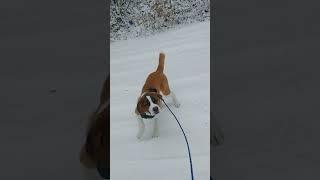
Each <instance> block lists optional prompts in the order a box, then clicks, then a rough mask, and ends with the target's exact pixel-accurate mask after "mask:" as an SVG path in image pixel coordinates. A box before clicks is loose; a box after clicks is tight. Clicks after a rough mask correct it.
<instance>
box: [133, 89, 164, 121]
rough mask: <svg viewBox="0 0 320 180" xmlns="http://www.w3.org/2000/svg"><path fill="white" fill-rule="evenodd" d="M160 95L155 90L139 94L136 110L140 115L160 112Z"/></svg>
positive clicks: (153, 114)
mask: <svg viewBox="0 0 320 180" xmlns="http://www.w3.org/2000/svg"><path fill="white" fill-rule="evenodd" d="M161 98H162V96H161V95H160V94H159V93H157V92H146V93H144V94H142V95H141V96H140V98H139V99H138V103H137V111H138V113H139V114H140V115H142V116H143V115H147V116H155V115H156V114H158V113H159V112H160V103H161Z"/></svg>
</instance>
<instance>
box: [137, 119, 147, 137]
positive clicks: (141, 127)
mask: <svg viewBox="0 0 320 180" xmlns="http://www.w3.org/2000/svg"><path fill="white" fill-rule="evenodd" d="M137 120H138V127H139V130H138V133H137V138H138V139H140V138H141V137H142V135H143V133H144V129H145V125H144V122H143V119H142V118H141V117H137Z"/></svg>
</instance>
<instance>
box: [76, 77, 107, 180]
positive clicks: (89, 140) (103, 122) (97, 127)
mask: <svg viewBox="0 0 320 180" xmlns="http://www.w3.org/2000/svg"><path fill="white" fill-rule="evenodd" d="M109 82H110V78H109V77H108V78H107V79H106V80H105V82H104V84H103V87H102V91H101V93H100V103H99V105H98V107H97V109H96V111H95V112H94V113H92V115H91V117H90V118H89V123H88V128H87V134H86V139H85V143H84V145H83V146H82V148H81V151H80V162H81V164H82V165H83V166H84V167H85V168H86V169H87V170H90V169H91V170H93V171H96V168H97V164H98V163H99V162H105V164H106V166H109V160H110V157H109V143H110V138H109V133H107V130H109V126H110V124H109V117H110V104H109V92H110V90H109ZM107 86H108V87H107ZM107 121H108V122H107ZM108 132H109V131H108ZM107 146H108V147H107ZM89 179H90V177H89ZM91 179H92V177H91Z"/></svg>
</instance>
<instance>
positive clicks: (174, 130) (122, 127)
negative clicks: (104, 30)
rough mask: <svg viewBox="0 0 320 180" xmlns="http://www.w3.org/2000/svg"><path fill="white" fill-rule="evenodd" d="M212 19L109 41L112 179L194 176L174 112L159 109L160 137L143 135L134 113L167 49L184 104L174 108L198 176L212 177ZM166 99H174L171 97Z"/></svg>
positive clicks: (157, 179) (169, 67) (173, 85)
mask: <svg viewBox="0 0 320 180" xmlns="http://www.w3.org/2000/svg"><path fill="white" fill-rule="evenodd" d="M209 39H210V24H209V22H201V23H196V24H192V25H187V26H185V27H183V28H179V29H175V30H171V31H168V32H164V33H161V34H158V35H156V36H151V37H148V38H140V39H132V40H127V41H117V42H114V43H112V44H111V46H110V48H111V49H110V54H111V55H110V56H111V62H110V69H111V72H110V74H111V76H110V77H111V82H110V83H111V99H110V103H111V109H110V113H111V118H110V119H111V154H110V155H111V167H112V168H111V179H112V180H123V179H132V180H147V179H148V180H149V179H150V180H164V179H166V180H187V179H190V167H189V162H188V154H187V147H186V144H185V140H184V139H183V135H182V133H181V131H180V129H179V127H178V124H177V123H176V121H175V119H174V117H173V116H172V115H171V114H170V112H169V110H167V109H166V108H164V109H163V111H162V112H161V113H160V114H159V128H160V137H158V138H153V139H152V138H150V129H151V125H152V121H151V120H148V121H147V122H146V132H145V136H144V137H143V140H141V141H139V140H137V138H136V133H137V130H138V126H137V125H138V124H137V120H136V117H135V114H134V110H135V106H136V101H137V97H138V96H139V94H140V91H141V88H142V85H143V83H144V81H145V79H146V77H147V75H148V74H149V73H151V72H152V71H154V70H155V69H156V67H157V65H158V56H159V52H160V51H163V52H165V53H166V60H165V70H164V71H165V74H166V75H167V77H168V80H169V84H170V86H171V89H172V90H173V91H174V92H175V94H176V96H177V98H178V99H179V101H180V103H181V106H180V108H179V109H177V108H174V107H173V106H172V105H170V106H171V109H172V110H173V112H174V113H175V114H176V116H177V117H178V119H179V120H180V122H181V124H182V126H183V127H184V130H185V132H186V134H187V137H188V140H189V143H190V146H191V147H190V148H191V153H192V160H193V166H194V174H195V179H196V180H206V179H209V176H210V145H209V135H210V118H209V116H210V98H209V97H210V88H209V87H210V83H209V80H210V66H209V65H210V40H209ZM167 102H170V101H169V100H168V101H167Z"/></svg>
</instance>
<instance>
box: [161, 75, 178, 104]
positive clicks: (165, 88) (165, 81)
mask: <svg viewBox="0 0 320 180" xmlns="http://www.w3.org/2000/svg"><path fill="white" fill-rule="evenodd" d="M160 88H161V91H162V93H163V95H165V96H166V97H170V98H171V99H172V102H173V104H174V106H175V107H177V108H178V107H180V102H179V101H178V99H177V97H176V95H175V94H174V92H172V91H171V90H170V87H169V83H168V79H167V77H166V76H163V81H162V83H161V86H160Z"/></svg>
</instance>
